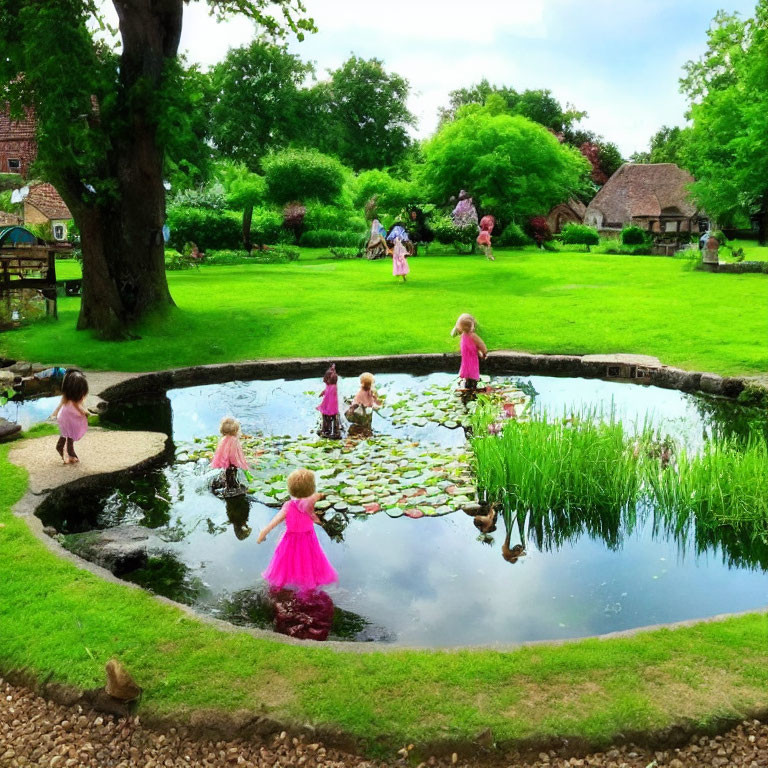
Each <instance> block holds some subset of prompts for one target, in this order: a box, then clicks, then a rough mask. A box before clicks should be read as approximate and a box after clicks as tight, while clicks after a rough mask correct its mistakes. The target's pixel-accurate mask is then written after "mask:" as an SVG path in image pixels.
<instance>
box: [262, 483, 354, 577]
mask: <svg viewBox="0 0 768 768" xmlns="http://www.w3.org/2000/svg"><path fill="white" fill-rule="evenodd" d="M287 482H288V493H290V494H291V499H290V501H287V502H286V503H285V504H283V508H282V509H281V510H280V511H279V512H278V513H277V514H276V515H275V516H274V517H273V518H272V520H271V521H270V522H269V524H268V525H267V526H266V527H264V528H262V529H261V532H260V533H259V539H258V541H259V544H261V542H262V541H264V539H266V538H267V535H268V534H269V532H270V531H271V530H272V529H273V528H276V527H277V526H278V525H280V523H282V522H283V521H285V533H284V534H283V538H282V539H280V543H279V544H278V545H277V548H276V549H275V554H274V555H273V556H272V561H271V562H270V564H269V566H268V567H267V570H266V571H264V573H263V576H264V578H265V579H266V580H267V581H268V582H269V583H270V584H271V585H272V587H273V588H275V589H282V588H283V587H295V588H297V589H298V590H299V591H302V592H306V591H309V590H312V589H317V587H321V586H322V585H323V584H332V583H333V582H335V581H338V578H339V577H338V574H337V573H336V571H335V570H334V568H333V566H332V565H331V564H330V563H329V562H328V558H327V557H326V556H325V552H323V550H322V548H321V547H320V542H319V541H318V540H317V534H316V533H315V523H318V524H319V523H320V520H319V519H318V517H317V515H316V514H315V503H316V502H317V501H319V500H320V499H322V498H323V494H322V493H315V474H314V472H310V471H309V470H308V469H297V470H295V471H294V472H291V474H290V475H288V481H287Z"/></svg>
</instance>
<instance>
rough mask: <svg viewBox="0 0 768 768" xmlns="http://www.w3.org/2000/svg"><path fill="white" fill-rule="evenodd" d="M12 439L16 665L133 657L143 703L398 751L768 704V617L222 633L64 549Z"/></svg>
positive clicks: (5, 609) (713, 722)
mask: <svg viewBox="0 0 768 768" xmlns="http://www.w3.org/2000/svg"><path fill="white" fill-rule="evenodd" d="M44 429H50V427H45V428H44ZM8 450H9V448H8V446H0V477H2V479H3V482H2V484H0V674H3V673H4V672H7V671H8V670H9V669H13V668H20V667H25V668H27V669H28V671H31V672H33V673H37V674H38V675H39V676H40V677H41V678H43V677H47V676H48V675H50V679H51V681H53V682H64V683H70V684H75V685H79V686H83V687H94V686H98V685H102V684H103V682H104V673H103V670H104V664H105V663H106V661H107V660H108V659H110V658H111V657H113V656H117V657H119V658H120V659H122V660H123V662H124V663H125V664H126V665H127V666H128V668H129V669H130V670H131V671H132V672H133V673H134V675H135V676H136V678H137V679H138V682H139V683H140V684H141V685H142V686H144V688H145V693H144V698H143V700H142V703H141V710H140V711H141V712H142V713H143V714H148V713H155V714H161V713H165V714H167V713H174V714H177V715H181V716H182V717H183V716H184V714H185V713H187V712H189V711H190V710H192V709H195V708H206V709H217V710H221V711H227V712H232V711H236V710H242V709H249V710H251V711H254V712H257V713H262V714H267V715H269V716H271V717H273V718H277V719H279V720H282V721H284V722H300V723H308V722H309V723H313V724H315V725H325V726H330V727H334V728H338V729H341V730H342V731H344V732H345V733H347V734H351V735H353V736H354V737H356V738H357V739H359V740H360V742H361V744H362V745H363V746H364V747H365V748H366V749H368V750H369V751H373V752H378V753H382V752H383V753H389V754H392V752H393V751H394V750H395V749H397V748H399V747H401V746H403V745H404V744H406V743H409V742H416V743H428V742H433V741H435V740H439V741H445V740H455V741H466V740H471V739H473V738H474V737H475V736H477V734H478V733H480V732H481V731H482V730H484V729H485V728H491V729H492V732H493V736H494V739H495V740H496V741H497V742H499V743H505V742H513V741H516V740H519V739H526V738H535V737H547V736H553V735H555V736H563V735H565V736H569V737H571V736H575V737H581V738H584V739H587V740H589V741H590V742H592V743H594V744H595V745H602V744H605V743H607V742H608V741H609V740H611V739H612V738H615V737H616V736H618V735H620V734H622V733H626V732H628V731H636V730H642V729H659V728H663V727H666V726H669V725H670V724H680V723H686V724H691V723H693V724H695V725H698V726H701V727H707V726H712V727H716V726H717V723H718V721H719V719H720V718H723V717H727V718H734V717H735V718H743V717H745V716H746V715H747V714H748V713H749V712H752V711H756V710H757V709H759V708H765V707H766V706H768V643H766V630H767V629H768V624H767V623H766V617H765V616H764V615H750V616H746V617H742V618H737V619H731V620H728V621H725V622H719V623H712V624H702V625H699V626H696V627H692V628H687V629H681V630H676V631H669V630H663V631H656V632H653V633H650V634H643V635H640V636H637V637H634V638H628V639H617V640H611V641H597V640H589V641H582V642H578V643H571V644H566V645H563V646H546V645H540V646H535V647H530V648H523V649H520V650H517V651H514V652H507V653H503V652H499V651H492V650H475V651H460V652H430V651H397V652H390V653H386V652H368V653H366V652H363V653H340V652H335V651H333V650H331V649H329V648H327V647H322V646H317V647H311V648H307V647H295V646H291V645H286V644H282V643H279V642H274V641H271V640H262V639H256V638H253V637H250V636H249V635H247V634H243V633H231V632H223V631H220V630H218V629H215V628H213V627H211V626H208V625H205V624H203V623H201V622H198V621H196V620H194V619H192V618H189V617H188V616H187V615H186V614H184V613H183V612H182V611H181V610H179V609H176V608H173V607H169V606H167V605H163V604H161V603H159V602H157V601H156V600H154V599H153V598H152V597H151V596H150V595H149V594H148V593H146V592H142V591H140V590H136V589H130V588H129V587H127V586H122V585H117V584H111V583H107V582H105V581H102V580H101V579H100V578H98V577H96V576H94V575H92V574H90V573H88V572H87V571H82V570H80V569H78V568H76V567H75V566H74V565H72V564H71V563H69V562H67V561H65V560H62V559H59V558H58V557H56V556H55V555H53V554H52V553H50V552H48V551H47V549H46V548H45V547H44V546H43V545H42V544H41V543H40V542H38V541H37V540H36V539H35V538H34V537H33V536H32V534H31V533H30V532H29V530H28V528H27V526H26V524H25V523H24V522H23V521H22V520H20V519H18V518H15V517H13V515H12V514H11V512H10V507H11V506H12V505H13V504H14V503H15V502H16V500H18V499H19V498H20V496H21V495H22V494H23V492H24V489H25V487H26V477H25V473H24V471H23V470H20V469H18V468H16V467H14V466H12V465H10V464H9V463H8V461H7V454H8Z"/></svg>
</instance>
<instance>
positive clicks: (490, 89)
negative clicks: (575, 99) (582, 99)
mask: <svg viewBox="0 0 768 768" xmlns="http://www.w3.org/2000/svg"><path fill="white" fill-rule="evenodd" d="M491 97H497V98H500V99H501V103H502V104H503V111H505V112H507V113H509V114H511V115H522V116H523V117H527V118H528V119H529V120H533V122H535V123H539V125H543V126H544V127H545V128H549V129H550V130H552V131H554V132H555V133H561V132H563V131H567V130H568V129H569V128H571V126H572V125H573V123H576V122H578V121H579V120H581V119H582V118H583V117H586V115H587V113H586V112H581V111H579V110H576V109H573V108H569V107H566V108H565V109H563V107H562V105H561V104H560V102H559V101H558V100H557V99H556V98H555V97H554V96H553V95H552V92H551V91H549V90H546V89H537V90H526V91H523V92H522V93H519V92H518V91H516V90H515V89H514V88H510V87H508V86H497V85H491V83H489V82H488V80H486V79H483V80H481V81H480V82H479V83H476V84H475V85H471V86H470V87H469V88H458V89H457V90H455V91H451V93H450V96H449V99H450V103H449V106H448V107H447V108H443V109H440V110H439V113H438V114H439V116H440V123H441V125H442V124H444V123H446V122H450V121H451V120H455V119H456V117H457V116H458V114H459V110H460V109H461V108H462V107H465V106H467V105H469V104H479V105H480V106H481V107H484V106H487V105H488V100H489V98H491ZM585 140H586V139H584V140H582V141H580V142H579V144H581V143H583V141H585Z"/></svg>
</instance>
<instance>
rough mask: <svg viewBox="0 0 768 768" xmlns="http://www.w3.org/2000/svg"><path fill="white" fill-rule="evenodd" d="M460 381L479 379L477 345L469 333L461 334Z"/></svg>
mask: <svg viewBox="0 0 768 768" xmlns="http://www.w3.org/2000/svg"><path fill="white" fill-rule="evenodd" d="M459 378H460V379H474V380H475V381H478V380H479V379H480V355H479V353H478V351H477V344H475V340H474V339H473V338H472V336H471V335H470V334H469V333H462V334H461V368H460V369H459Z"/></svg>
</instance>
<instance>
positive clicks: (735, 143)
mask: <svg viewBox="0 0 768 768" xmlns="http://www.w3.org/2000/svg"><path fill="white" fill-rule="evenodd" d="M681 88H682V90H683V92H684V93H685V94H686V95H687V96H688V97H689V99H690V101H691V108H690V113H689V116H690V119H691V122H692V127H691V129H690V133H689V138H688V147H687V151H686V157H687V162H688V167H689V169H690V170H691V172H692V173H693V175H694V176H695V178H696V182H695V184H694V185H693V190H692V191H693V196H694V198H695V199H696V201H697V202H698V203H699V205H700V206H701V207H702V209H703V210H705V211H707V212H708V213H709V214H710V215H711V216H714V217H715V218H716V219H718V221H719V223H721V224H723V223H728V222H730V221H732V220H733V219H734V217H736V216H737V215H739V214H742V215H748V216H750V215H757V216H759V219H760V223H761V240H762V241H765V238H766V229H767V228H768V0H760V1H759V2H758V4H757V7H756V9H755V15H754V16H753V17H752V18H749V19H742V18H740V17H739V16H738V15H733V14H727V13H724V12H722V11H721V12H719V13H718V14H717V15H716V16H715V19H714V21H713V23H712V26H711V27H710V30H709V32H708V40H707V49H706V51H705V53H704V54H703V56H701V57H700V58H699V59H698V60H696V61H690V62H688V64H687V65H686V67H685V76H684V77H683V78H682V80H681Z"/></svg>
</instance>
